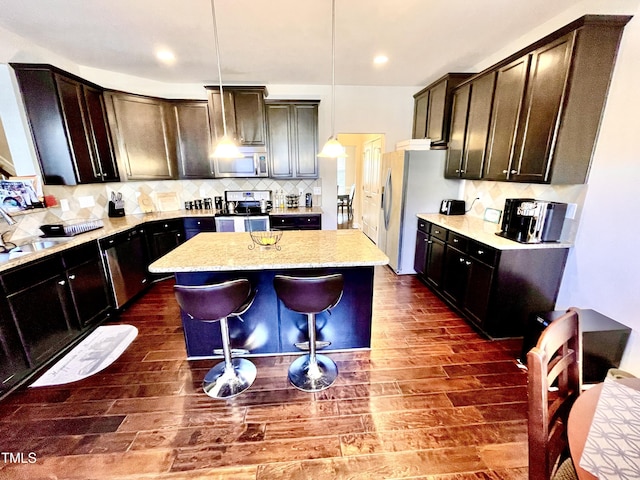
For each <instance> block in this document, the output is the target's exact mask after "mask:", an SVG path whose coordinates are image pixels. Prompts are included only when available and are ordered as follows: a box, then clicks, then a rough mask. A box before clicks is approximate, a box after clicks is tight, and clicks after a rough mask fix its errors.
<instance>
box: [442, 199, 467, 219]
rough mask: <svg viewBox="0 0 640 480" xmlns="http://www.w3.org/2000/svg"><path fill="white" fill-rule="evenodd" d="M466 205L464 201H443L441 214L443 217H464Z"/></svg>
mask: <svg viewBox="0 0 640 480" xmlns="http://www.w3.org/2000/svg"><path fill="white" fill-rule="evenodd" d="M465 209H466V204H465V201H464V200H452V199H446V200H442V203H441V204H440V213H441V214H442V215H464V214H465V213H466V212H465Z"/></svg>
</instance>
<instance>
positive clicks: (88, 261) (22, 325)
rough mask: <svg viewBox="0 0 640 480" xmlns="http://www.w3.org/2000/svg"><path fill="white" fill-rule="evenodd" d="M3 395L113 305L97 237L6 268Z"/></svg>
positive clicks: (1, 315)
mask: <svg viewBox="0 0 640 480" xmlns="http://www.w3.org/2000/svg"><path fill="white" fill-rule="evenodd" d="M0 283H1V285H2V293H3V294H4V295H3V297H4V298H2V300H0V335H1V336H0V360H1V366H0V378H1V379H2V382H3V383H2V386H1V387H0V395H2V394H4V393H6V392H7V391H9V390H10V389H11V388H12V387H14V386H15V385H16V384H17V383H19V382H20V381H21V380H23V379H24V378H25V377H27V376H28V375H30V374H32V373H33V372H35V371H37V370H38V369H40V368H42V367H45V366H46V365H47V364H48V363H49V362H50V361H51V360H52V359H54V357H56V356H57V355H58V354H59V353H60V352H62V351H63V350H65V349H66V348H67V347H69V346H71V345H72V344H73V343H74V342H76V341H78V340H79V339H80V338H81V337H83V336H84V335H85V334H87V333H88V332H89V331H90V330H91V328H92V327H93V326H95V325H96V324H97V323H98V322H99V321H101V320H104V319H105V318H106V317H107V316H108V315H109V314H110V311H111V308H112V306H111V303H110V302H111V301H110V297H109V296H108V293H107V292H108V290H107V280H106V275H105V273H104V268H103V266H102V262H101V260H100V256H99V251H98V246H97V243H96V242H89V243H86V244H84V245H81V246H79V247H76V248H72V249H69V250H65V251H64V252H62V253H61V254H53V255H50V256H48V257H45V258H42V259H40V260H34V261H33V262H30V263H28V264H26V265H23V266H19V267H16V268H13V269H11V270H7V271H6V272H3V273H2V274H0Z"/></svg>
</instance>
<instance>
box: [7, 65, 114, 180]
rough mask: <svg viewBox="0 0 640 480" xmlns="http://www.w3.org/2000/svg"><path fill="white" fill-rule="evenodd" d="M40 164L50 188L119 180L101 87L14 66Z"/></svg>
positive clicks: (46, 68)
mask: <svg viewBox="0 0 640 480" xmlns="http://www.w3.org/2000/svg"><path fill="white" fill-rule="evenodd" d="M11 66H12V67H13V68H14V70H15V73H16V78H17V80H18V85H19V86H20V92H21V94H22V99H23V101H24V105H25V109H26V112H27V117H28V121H29V126H30V128H31V134H32V137H33V141H34V144H35V148H36V152H37V155H38V161H39V163H40V168H41V170H42V174H43V177H44V183H45V184H47V185H77V184H82V183H96V182H114V181H118V180H119V175H118V167H117V164H116V157H115V155H114V149H113V144H112V140H111V136H110V133H109V128H108V125H107V117H106V113H105V102H104V98H103V91H102V88H100V87H99V86H97V85H93V84H91V83H89V82H86V81H85V80H82V79H80V78H77V77H75V76H73V75H71V74H68V73H66V72H63V71H62V70H59V69H57V68H55V67H53V66H51V65H45V64H15V63H12V64H11Z"/></svg>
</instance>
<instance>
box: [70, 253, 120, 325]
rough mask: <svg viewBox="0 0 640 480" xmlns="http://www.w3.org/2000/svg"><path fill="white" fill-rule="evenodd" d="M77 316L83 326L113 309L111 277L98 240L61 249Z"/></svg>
mask: <svg viewBox="0 0 640 480" xmlns="http://www.w3.org/2000/svg"><path fill="white" fill-rule="evenodd" d="M62 259H63V262H64V265H65V274H66V277H67V282H68V285H69V292H70V293H71V300H72V305H73V309H74V312H75V315H76V318H77V319H78V320H79V322H80V325H81V326H82V327H87V326H90V325H92V324H94V323H96V322H98V321H100V320H104V319H105V318H106V317H107V316H108V315H109V314H110V311H111V301H110V295H109V287H108V280H107V277H106V275H105V271H104V267H103V264H102V259H101V257H100V250H99V249H98V244H97V243H96V242H89V243H86V244H84V245H81V246H79V247H76V248H73V249H70V250H66V251H64V252H63V253H62Z"/></svg>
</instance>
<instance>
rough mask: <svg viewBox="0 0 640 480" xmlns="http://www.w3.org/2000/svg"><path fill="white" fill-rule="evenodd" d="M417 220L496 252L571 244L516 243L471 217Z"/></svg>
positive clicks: (430, 216)
mask: <svg viewBox="0 0 640 480" xmlns="http://www.w3.org/2000/svg"><path fill="white" fill-rule="evenodd" d="M417 216H418V218H422V219H423V220H426V221H428V222H431V223H433V224H436V225H440V226H441V227H444V228H446V229H448V230H451V231H453V232H456V233H459V234H461V235H464V236H465V237H469V238H472V239H473V240H477V241H478V242H481V243H484V244H485V245H488V246H490V247H493V248H496V249H498V250H523V249H536V248H569V247H572V246H573V243H571V242H550V243H518V242H516V241H514V240H510V239H508V238H504V237H500V236H498V235H496V232H499V231H500V224H496V223H491V222H486V221H484V220H483V219H481V218H478V217H473V216H471V215H440V214H439V213H419V214H418V215H417Z"/></svg>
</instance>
